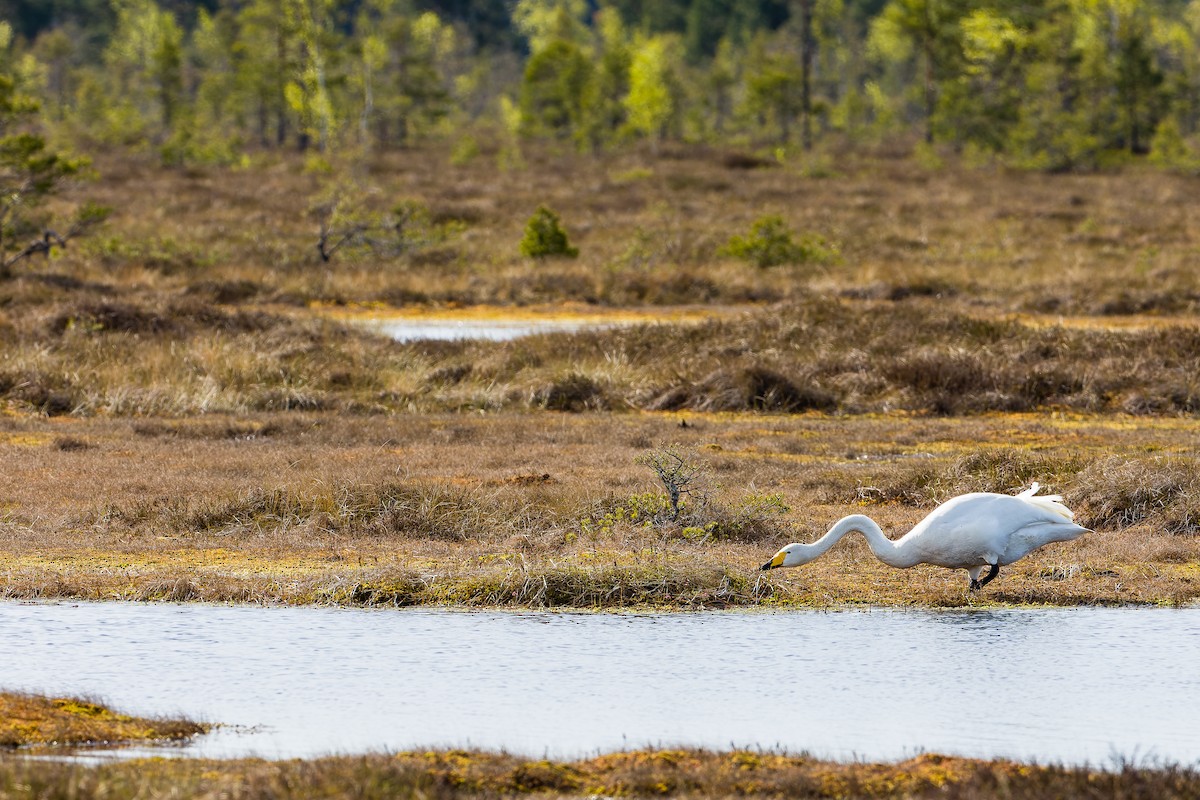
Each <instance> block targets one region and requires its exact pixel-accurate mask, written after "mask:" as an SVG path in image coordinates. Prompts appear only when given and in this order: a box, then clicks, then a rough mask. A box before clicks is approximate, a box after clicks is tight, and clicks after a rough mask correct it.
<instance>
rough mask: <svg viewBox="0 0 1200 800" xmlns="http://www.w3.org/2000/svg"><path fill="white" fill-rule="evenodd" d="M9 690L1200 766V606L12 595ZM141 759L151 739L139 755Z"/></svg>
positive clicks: (3, 632)
mask: <svg viewBox="0 0 1200 800" xmlns="http://www.w3.org/2000/svg"><path fill="white" fill-rule="evenodd" d="M0 641H2V642H4V646H3V647H2V648H0V686H3V688H5V689H10V690H29V691H37V692H44V693H49V694H72V695H85V696H90V697H94V698H98V699H100V700H102V701H104V702H106V703H109V704H111V705H113V706H114V707H116V708H118V709H120V710H122V711H126V712H129V713H135V714H176V713H182V714H185V715H188V716H190V717H193V718H198V719H202V720H207V721H213V722H222V723H228V724H230V725H231V726H233V727H228V728H222V729H219V730H217V731H216V732H215V733H213V734H210V735H208V736H204V737H201V738H200V739H198V740H197V741H196V742H194V743H193V744H190V745H188V746H186V747H184V748H182V749H180V750H178V751H173V752H180V753H183V754H188V755H195V756H214V757H232V756H245V755H258V756H264V757H268V758H287V757H311V756H317V755H323V754H329V753H355V752H365V751H385V750H401V749H412V748H423V747H430V746H465V747H481V748H488V749H504V750H507V751H509V752H515V753H521V754H527V755H532V756H538V757H540V756H543V755H547V756H551V757H566V758H570V757H576V756H585V755H589V754H594V753H596V752H598V751H612V750H618V749H623V748H635V747H642V746H647V745H649V746H677V745H682V746H696V747H707V748H715V749H728V748H731V747H752V748H779V749H784V750H787V751H790V752H800V751H808V752H811V753H813V754H814V755H819V756H825V757H835V758H842V759H848V758H859V759H872V760H874V759H894V758H902V757H905V756H908V755H912V754H915V753H918V752H921V751H937V752H944V753H953V754H962V755H968V756H979V757H998V756H1004V757H1013V758H1018V759H1025V760H1028V759H1033V760H1037V761H1039V762H1065V763H1084V762H1087V763H1091V764H1093V765H1107V764H1111V763H1113V762H1114V760H1115V759H1116V758H1118V757H1133V758H1138V759H1147V758H1157V759H1163V760H1167V761H1172V762H1180V763H1185V764H1193V763H1196V762H1197V761H1198V760H1200V725H1198V724H1197V722H1196V720H1197V716H1198V713H1200V670H1197V669H1196V668H1195V665H1196V664H1197V663H1200V609H1184V610H1165V609H1097V608H1080V609H1046V610H1043V609H1038V610H1026V609H1021V610H999V611H952V612H945V611H943V612H927V611H868V612H862V611H843V612H833V613H821V612H780V613H767V614H763V613H694V614H692V613H688V614H670V615H655V614H551V613H525V614H522V613H492V612H488V613H468V612H449V611H427V610H408V611H364V610H340V609H325V608H257V607H225V606H204V605H136V604H122V603H109V604H105V603H101V604H15V603H0ZM135 752H139V753H145V752H146V751H145V749H142V750H139V751H135Z"/></svg>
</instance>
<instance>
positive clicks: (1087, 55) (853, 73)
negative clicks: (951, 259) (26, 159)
mask: <svg viewBox="0 0 1200 800" xmlns="http://www.w3.org/2000/svg"><path fill="white" fill-rule="evenodd" d="M0 19H3V20H4V21H5V22H6V23H7V25H8V30H9V36H8V41H7V42H6V43H5V47H4V59H3V66H2V68H3V72H4V77H5V80H8V81H11V82H12V85H13V87H14V90H19V92H20V93H21V95H22V96H27V97H29V98H32V99H35V100H36V101H37V104H38V106H39V110H38V111H37V112H36V113H35V114H33V115H30V116H29V118H28V119H27V120H26V122H27V123H28V124H34V123H36V125H37V126H39V130H40V131H41V132H42V134H43V135H47V136H50V137H51V138H53V140H54V141H57V142H63V143H66V144H70V145H72V146H76V147H79V148H80V149H85V150H88V149H93V148H103V147H122V148H130V149H133V150H141V151H145V152H149V153H153V154H156V155H157V156H158V157H160V158H161V159H162V160H163V162H164V163H167V164H182V163H191V162H196V163H233V162H237V161H239V160H241V159H243V158H245V157H246V156H247V154H252V153H254V152H257V151H263V150H272V149H284V148H287V149H295V150H302V151H307V152H310V153H318V154H324V153H328V152H331V151H339V150H354V151H355V152H360V151H369V150H378V149H387V148H402V147H409V146H412V145H414V144H417V143H420V142H422V141H426V140H429V139H445V140H448V141H451V142H459V141H465V140H467V139H468V138H469V139H470V140H471V141H476V142H479V141H483V142H486V141H488V140H489V137H490V140H491V141H494V142H496V143H499V144H500V146H501V149H502V150H503V152H504V153H506V156H505V157H506V158H510V159H511V158H512V157H513V154H512V152H511V151H512V146H511V145H510V144H505V142H510V140H511V139H512V137H513V136H515V137H517V138H516V139H515V141H517V142H518V146H519V142H520V141H522V140H525V141H528V140H544V141H547V142H551V143H554V144H555V146H560V147H568V148H572V149H575V148H577V149H580V150H583V151H590V152H598V151H603V150H606V149H611V148H619V147H622V146H626V145H628V144H630V143H633V142H637V141H645V142H648V143H649V144H650V146H652V147H657V146H659V145H660V144H662V143H663V142H667V141H673V140H681V141H691V142H713V143H721V144H723V145H729V146H735V147H746V148H762V149H767V150H770V151H773V152H775V153H787V152H790V151H791V150H801V149H808V148H810V147H813V146H817V147H820V146H823V145H832V144H836V145H837V146H839V147H843V146H855V145H864V146H877V145H879V144H881V143H890V142H899V143H901V144H913V143H915V142H920V141H924V142H926V143H929V144H933V145H937V146H942V147H947V148H952V149H954V150H956V151H958V152H962V153H966V154H968V155H970V156H971V157H975V158H987V159H996V160H999V161H1002V162H1003V163H1007V164H1010V165H1014V166H1019V167H1024V168H1031V169H1043V170H1079V169H1094V168H1097V167H1101V166H1104V165H1106V164H1109V163H1119V162H1120V161H1122V160H1127V159H1129V158H1135V157H1140V156H1144V155H1150V156H1152V158H1151V160H1152V161H1154V162H1155V163H1157V164H1161V165H1165V166H1173V167H1176V168H1186V169H1192V168H1193V167H1194V165H1195V163H1196V161H1197V157H1196V150H1195V144H1196V141H1197V134H1198V128H1200V0H1190V1H1189V0H1050V1H1049V2H1045V3H1036V4H1029V3H1024V2H1015V0H744V1H739V0H650V1H649V2H632V0H596V1H593V2H585V0H512V1H511V2H508V3H505V4H501V3H495V2H490V1H488V0H0ZM35 118H36V119H35ZM484 150H486V148H478V147H474V148H472V147H458V148H456V152H458V153H461V154H464V155H463V156H462V157H467V156H468V155H472V154H477V153H478V152H483V151H484Z"/></svg>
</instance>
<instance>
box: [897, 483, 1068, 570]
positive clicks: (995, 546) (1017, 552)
mask: <svg viewBox="0 0 1200 800" xmlns="http://www.w3.org/2000/svg"><path fill="white" fill-rule="evenodd" d="M1023 494H1024V493H1023ZM1064 512H1066V513H1064ZM1069 514H1070V511H1069V510H1067V508H1066V507H1065V506H1062V505H1061V504H1059V503H1058V501H1057V500H1053V499H1052V498H1051V497H1049V496H1048V497H1035V496H1033V495H1032V493H1030V494H1029V496H1018V497H1014V496H1013V495H1010V494H992V493H983V492H981V493H975V494H966V495H961V496H959V497H955V498H953V499H951V500H948V501H946V502H945V503H943V504H942V505H941V506H938V507H937V508H936V509H934V510H933V512H932V513H930V515H929V516H928V517H926V518H925V519H923V520H922V521H921V522H920V523H918V524H917V526H916V527H915V528H913V529H912V530H911V531H910V532H909V533H908V534H907V535H905V536H904V537H903V538H901V539H900V540H899V541H898V542H897V543H896V544H897V548H898V549H900V550H901V552H902V553H904V555H905V556H907V557H908V558H909V559H910V560H911V561H912V562H913V563H921V562H925V563H929V564H938V565H940V566H943V567H970V566H974V565H978V564H993V563H997V562H999V563H1001V564H1009V563H1012V562H1013V561H1015V560H1017V559H1018V558H1020V557H1021V556H1023V555H1025V554H1027V553H1029V552H1030V551H1032V550H1035V549H1037V548H1038V547H1041V546H1042V545H1044V544H1048V543H1050V542H1058V541H1066V540H1068V539H1074V538H1075V537H1076V536H1078V535H1079V534H1080V533H1082V532H1084V531H1085V530H1086V528H1082V527H1080V526H1079V525H1076V524H1075V523H1073V522H1072V521H1071V518H1070V516H1069Z"/></svg>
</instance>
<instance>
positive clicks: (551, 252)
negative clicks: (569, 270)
mask: <svg viewBox="0 0 1200 800" xmlns="http://www.w3.org/2000/svg"><path fill="white" fill-rule="evenodd" d="M520 250H521V255H523V256H528V257H529V258H546V257H549V256H565V257H567V258H575V257H576V256H578V255H579V248H577V247H572V246H571V243H570V242H569V241H568V240H567V232H566V231H565V230H563V227H562V222H561V221H560V220H559V218H558V214H555V213H554V212H553V211H551V210H550V209H549V208H547V207H546V206H538V208H537V211H535V212H533V216H531V217H530V218H529V221H528V222H526V223H525V235H524V236H523V237H522V238H521V244H520Z"/></svg>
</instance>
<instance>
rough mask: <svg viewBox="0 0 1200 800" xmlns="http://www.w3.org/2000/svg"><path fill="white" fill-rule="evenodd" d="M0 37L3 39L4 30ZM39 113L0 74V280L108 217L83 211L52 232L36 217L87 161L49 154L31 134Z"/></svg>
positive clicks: (92, 209) (39, 138) (95, 209)
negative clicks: (17, 266) (19, 264)
mask: <svg viewBox="0 0 1200 800" xmlns="http://www.w3.org/2000/svg"><path fill="white" fill-rule="evenodd" d="M0 25H2V24H0ZM2 32H3V33H5V34H7V32H8V29H7V26H6V25H3V31H2ZM39 110H40V106H39V104H38V102H37V101H36V100H35V99H34V98H32V97H30V96H28V95H26V94H25V93H24V92H22V91H21V90H20V88H19V87H18V86H17V83H16V81H15V80H14V78H13V75H12V74H11V73H8V74H5V72H4V71H0V278H6V277H8V276H9V275H10V274H11V269H12V266H13V265H14V264H16V263H17V262H18V261H20V260H21V259H23V258H27V257H29V256H32V255H35V254H39V253H40V254H42V255H45V256H49V255H50V251H51V249H52V248H53V247H54V246H55V245H58V246H62V245H65V244H66V242H67V240H68V239H70V238H71V237H72V236H75V235H78V234H80V233H82V232H83V231H84V230H85V229H86V228H89V227H91V226H93V225H95V224H98V223H99V222H101V221H102V220H103V218H104V217H105V216H107V212H106V211H103V210H101V209H100V208H99V207H92V206H87V207H85V208H84V210H83V211H82V212H81V215H80V216H79V217H78V218H77V219H76V220H75V223H74V224H73V225H72V226H71V227H70V228H69V229H66V230H63V231H55V230H53V229H52V228H50V227H49V226H48V221H47V220H45V219H43V218H42V216H41V215H40V211H39V207H40V206H41V205H42V204H43V203H44V202H45V201H46V199H47V198H49V197H50V196H51V195H53V194H55V193H57V192H58V190H59V189H60V188H62V186H63V184H64V183H65V182H66V181H67V180H69V179H70V178H72V177H73V176H76V175H78V174H79V173H80V171H81V170H83V169H84V168H85V167H86V166H87V164H88V162H87V160H86V159H83V158H72V157H69V156H66V155H63V154H61V153H56V152H54V151H52V150H51V149H49V147H48V146H47V143H46V139H45V138H44V137H43V136H42V135H41V134H40V133H37V132H36V128H35V125H36V122H37V117H38V112H39ZM29 237H36V238H29Z"/></svg>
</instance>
